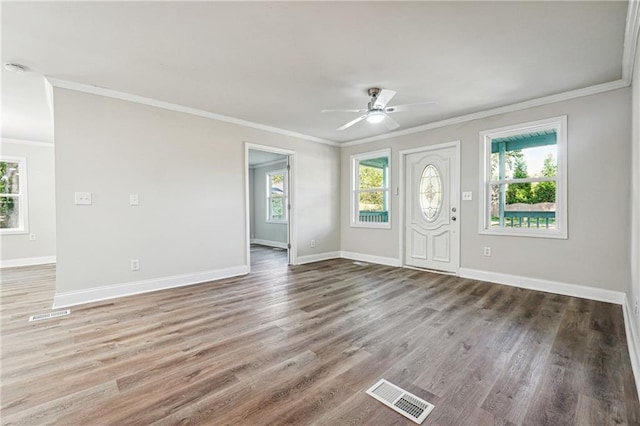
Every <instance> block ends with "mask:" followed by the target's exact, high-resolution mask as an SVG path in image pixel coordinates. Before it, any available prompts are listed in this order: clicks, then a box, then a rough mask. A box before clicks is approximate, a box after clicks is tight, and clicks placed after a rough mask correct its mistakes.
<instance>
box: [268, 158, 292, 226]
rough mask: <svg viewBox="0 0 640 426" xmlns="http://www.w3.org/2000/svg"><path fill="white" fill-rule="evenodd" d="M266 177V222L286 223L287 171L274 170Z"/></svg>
mask: <svg viewBox="0 0 640 426" xmlns="http://www.w3.org/2000/svg"><path fill="white" fill-rule="evenodd" d="M266 177H267V222H275V223H286V222H287V218H288V214H287V213H288V209H287V205H288V197H287V194H288V192H287V190H288V188H287V171H286V170H274V171H271V172H267V173H266Z"/></svg>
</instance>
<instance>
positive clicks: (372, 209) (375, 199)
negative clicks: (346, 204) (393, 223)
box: [358, 191, 389, 223]
mask: <svg viewBox="0 0 640 426" xmlns="http://www.w3.org/2000/svg"><path fill="white" fill-rule="evenodd" d="M385 192H386V191H372V192H361V193H360V194H358V206H359V207H358V221H359V222H366V223H386V222H389V212H388V211H387V210H386V209H385V199H384V198H385Z"/></svg>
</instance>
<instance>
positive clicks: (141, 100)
mask: <svg viewBox="0 0 640 426" xmlns="http://www.w3.org/2000/svg"><path fill="white" fill-rule="evenodd" d="M45 79H46V80H47V81H48V82H49V83H50V84H51V85H52V86H53V87H57V88H59V89H68V90H75V91H76V92H83V93H89V94H92V95H99V96H104V97H107V98H113V99H119V100H122V101H128V102H135V103H138V104H143V105H148V106H152V107H156V108H162V109H166V110H169V111H176V112H182V113H185V114H191V115H197V116H199V117H205V118H210V119H212V120H218V121H224V122H227V123H233V124H237V125H240V126H245V127H250V128H252V129H258V130H264V131H266V132H271V133H277V134H279V135H284V136H291V137H294V138H298V139H304V140H308V141H311V142H317V143H321V144H325V145H331V146H340V144H339V143H337V142H334V141H330V140H326V139H321V138H317V137H315V136H310V135H305V134H303V133H298V132H293V131H290V130H285V129H280V128H278V127H272V126H267V125H264V124H260V123H254V122H252V121H246V120H241V119H239V118H233V117H229V116H226V115H222V114H216V113H213V112H209V111H204V110H201V109H197V108H191V107H187V106H184V105H178V104H174V103H171V102H164V101H160V100H157V99H152V98H146V97H144V96H138V95H132V94H130V93H125V92H119V91H117V90H113V89H106V88H104V87H98V86H92V85H89V84H84V83H76V82H73V81H67V80H60V79H57V78H53V77H46V76H45Z"/></svg>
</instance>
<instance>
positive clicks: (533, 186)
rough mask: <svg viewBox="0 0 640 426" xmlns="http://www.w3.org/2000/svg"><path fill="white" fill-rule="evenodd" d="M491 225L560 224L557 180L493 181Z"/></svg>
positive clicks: (530, 226) (506, 226)
mask: <svg viewBox="0 0 640 426" xmlns="http://www.w3.org/2000/svg"><path fill="white" fill-rule="evenodd" d="M490 197H491V208H490V213H491V223H490V227H491V228H539V229H555V228H556V203H555V197H556V183H555V182H552V181H548V182H538V183H512V184H502V185H491V193H490Z"/></svg>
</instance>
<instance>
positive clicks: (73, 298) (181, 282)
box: [53, 265, 249, 308]
mask: <svg viewBox="0 0 640 426" xmlns="http://www.w3.org/2000/svg"><path fill="white" fill-rule="evenodd" d="M248 273H249V266H247V265H241V266H234V267H231V268H225V269H217V270H213V271H203V272H196V273H191V274H182V275H172V276H168V277H160V278H152V279H148V280H142V281H134V282H130V283H124V284H116V285H109V286H103V287H94V288H89V289H86V290H77V291H67V292H63V293H57V292H56V294H55V296H54V298H53V308H61V307H67V306H74V305H81V304H84V303H90V302H98V301H100V300H107V299H114V298H116V297H123V296H132V295H134V294H140V293H148V292H150V291H157V290H166V289H169V288H175V287H183V286H186V285H192V284H200V283H204V282H209V281H215V280H220V279H223V278H231V277H236V276H238V275H245V274H248Z"/></svg>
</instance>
